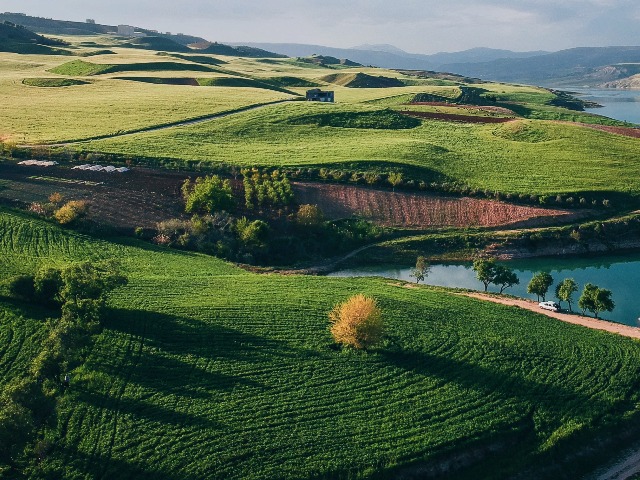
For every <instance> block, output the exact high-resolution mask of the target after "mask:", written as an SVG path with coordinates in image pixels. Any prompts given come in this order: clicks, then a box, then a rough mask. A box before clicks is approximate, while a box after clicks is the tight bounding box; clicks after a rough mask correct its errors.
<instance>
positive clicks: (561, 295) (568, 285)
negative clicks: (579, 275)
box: [556, 278, 578, 312]
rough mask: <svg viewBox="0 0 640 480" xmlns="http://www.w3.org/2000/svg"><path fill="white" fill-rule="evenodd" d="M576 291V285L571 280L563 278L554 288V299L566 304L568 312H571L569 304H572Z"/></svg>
mask: <svg viewBox="0 0 640 480" xmlns="http://www.w3.org/2000/svg"><path fill="white" fill-rule="evenodd" d="M577 291H578V284H577V283H576V281H575V280H574V279H573V278H565V279H564V280H563V281H562V282H560V283H559V284H558V285H557V286H556V298H557V299H558V300H560V301H561V302H567V304H568V305H569V311H570V312H572V311H573V310H571V303H572V302H573V294H574V293H576V292H577Z"/></svg>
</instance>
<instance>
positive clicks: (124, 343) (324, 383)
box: [0, 212, 640, 480]
mask: <svg viewBox="0 0 640 480" xmlns="http://www.w3.org/2000/svg"><path fill="white" fill-rule="evenodd" d="M0 225H1V226H2V229H3V231H4V232H5V235H3V237H2V242H0V251H1V252H2V257H0V258H1V260H0V272H1V273H2V275H3V277H4V278H7V277H8V276H10V275H14V274H17V273H29V272H32V271H33V269H34V268H36V267H37V266H39V265H43V264H51V263H53V264H56V265H61V264H64V263H65V262H69V261H74V260H76V261H77V260H86V259H90V260H94V261H95V260H99V259H102V258H118V259H119V261H120V262H121V263H122V265H123V268H124V270H125V272H126V274H127V275H128V277H129V284H128V285H127V286H126V287H124V288H121V289H119V290H118V291H117V292H115V293H114V294H113V295H112V297H111V300H110V302H109V312H108V314H107V317H106V320H105V321H104V328H103V330H102V331H101V333H99V335H98V336H97V337H96V340H95V344H94V346H93V348H92V349H91V350H90V351H89V352H88V355H87V357H86V361H85V363H84V365H82V366H81V367H79V368H77V369H76V370H75V371H73V372H71V374H72V384H71V388H70V389H69V390H68V391H67V392H66V393H65V395H64V397H62V398H61V400H60V403H59V406H58V409H57V418H56V420H55V422H53V425H54V427H53V428H52V429H51V430H50V432H49V438H50V439H51V442H53V443H52V444H51V447H50V449H49V450H48V453H47V454H46V456H45V457H44V458H41V459H40V460H39V464H38V470H39V471H40V472H46V473H47V474H48V475H49V476H51V477H55V478H83V479H84V478H87V479H88V478H94V477H96V476H117V477H118V478H122V479H129V478H131V479H133V478H153V477H155V478H158V477H162V478H171V479H175V480H177V479H186V478H222V477H224V478H256V479H261V478H283V479H286V478H301V477H302V478H309V477H313V478H336V477H347V476H354V477H355V476H357V477H359V478H374V477H377V476H390V475H398V474H401V473H402V472H404V473H405V474H411V472H415V471H424V470H425V469H427V471H432V472H436V473H444V471H445V470H444V469H446V468H447V467H446V466H445V465H448V464H450V461H451V460H450V459H456V458H467V455H468V454H469V452H470V451H473V452H477V454H475V456H473V457H472V458H470V459H468V460H464V461H461V462H458V466H457V467H454V472H456V469H457V470H458V471H457V472H456V473H461V472H460V470H461V469H464V468H467V467H469V466H470V465H471V464H473V463H475V462H480V466H479V467H477V468H480V472H481V473H478V471H477V470H476V475H479V476H480V477H481V478H486V479H489V478H504V476H505V475H507V474H509V473H514V472H516V471H522V470H526V469H528V468H534V467H536V466H539V465H546V467H545V468H549V467H551V466H553V464H554V462H557V461H558V459H560V458H562V455H563V452H566V451H567V450H566V449H565V447H564V445H566V444H568V443H571V449H570V450H571V452H572V454H575V453H576V448H578V447H579V446H580V445H581V444H582V442H584V441H585V440H588V439H590V438H592V437H593V435H595V434H597V432H598V431H600V430H601V429H603V428H610V427H612V426H614V425H620V423H619V422H621V419H622V418H625V417H626V416H633V415H634V414H635V412H636V404H637V402H638V400H640V397H638V388H637V382H638V380H637V379H638V378H639V377H640V352H638V349H637V348H636V345H635V344H634V342H633V341H631V340H629V339H626V338H622V337H618V336H615V335H610V334H603V333H600V332H595V331H589V330H586V329H584V328H580V327H575V326H569V325H565V324H562V323H560V322H557V321H555V320H552V319H549V318H546V317H543V316H541V315H538V314H534V313H531V312H526V311H521V310H518V309H513V308H508V307H504V306H497V305H491V304H487V303H485V302H480V301H476V300H472V299H469V298H465V297H460V296H457V295H453V294H451V293H450V292H447V291H445V290H441V289H434V288H417V289H416V288H412V289H409V288H403V287H402V285H390V284H389V282H388V281H387V280H384V279H337V278H326V277H295V276H294V277H291V276H289V277H281V276H277V275H255V274H249V273H246V272H244V271H242V270H239V269H237V268H234V267H232V266H230V265H228V264H225V263H224V262H221V261H219V260H216V259H213V258H210V257H206V256H202V255H197V254H192V253H182V252H176V251H168V250H164V249H162V248H157V247H151V246H149V245H146V244H144V243H140V242H136V241H129V240H120V239H118V240H115V241H105V240H94V239H92V238H90V237H87V236H84V235H78V234H75V233H72V232H67V231H63V230H61V229H60V228H58V227H55V226H51V225H49V224H46V223H44V222H41V221H38V220H31V219H29V218H28V217H25V216H22V215H16V214H13V213H7V212H3V213H1V214H0ZM356 292H362V293H366V294H368V295H372V296H374V297H375V298H377V299H378V302H379V304H380V305H381V307H382V309H383V311H384V316H385V321H386V325H387V336H388V338H389V341H388V342H387V343H385V344H384V345H383V346H382V347H381V348H379V349H375V350H372V351H370V352H354V351H343V352H341V351H339V350H336V349H335V348H334V347H332V342H331V337H330V335H329V332H328V329H327V325H328V323H327V312H328V311H329V310H330V309H331V308H332V306H333V305H334V304H335V303H336V302H338V301H341V300H343V299H344V298H346V297H348V296H349V295H352V294H353V293H356ZM12 305H13V306H12V307H11V313H10V315H11V316H12V317H11V320H10V321H9V322H2V323H1V324H0V332H1V333H2V334H1V335H0V347H2V351H3V352H7V350H6V348H7V346H8V345H11V342H12V340H11V339H12V338H16V336H19V337H20V338H23V339H24V340H23V349H22V350H20V351H22V352H23V353H21V354H19V355H22V356H21V357H19V358H20V360H19V361H17V362H13V363H14V364H15V367H11V366H9V368H6V367H5V375H4V377H3V380H2V382H6V381H8V380H9V379H11V378H12V377H15V376H16V375H20V372H21V370H20V368H19V366H20V365H23V366H24V365H27V364H28V363H29V356H30V355H31V356H33V355H34V354H36V353H37V351H38V339H39V338H42V335H44V334H46V332H43V331H42V330H41V329H40V330H38V329H35V330H34V327H35V325H36V323H34V322H37V321H38V320H37V319H36V318H33V317H32V316H31V315H32V314H34V312H33V311H32V310H31V309H30V308H29V307H28V306H27V305H22V304H21V303H19V302H18V303H13V304H12ZM49 315H54V312H50V313H49ZM18 317H22V320H20V321H18V320H17V318H18ZM40 325H42V324H41V323H40ZM12 331H13V332H14V333H11V332H12ZM2 358H3V360H4V361H5V362H7V361H8V362H9V365H11V364H12V363H11V361H12V359H13V358H18V354H16V353H4V354H3V357H2ZM22 368H24V367H22ZM622 425H624V424H622ZM594 457H595V456H593V455H592V456H591V457H589V458H588V459H584V458H583V459H581V464H580V465H579V466H577V465H575V464H574V465H570V466H569V467H567V468H569V470H568V471H567V472H565V473H568V472H569V471H570V472H571V473H572V474H575V473H576V472H578V471H581V470H583V469H585V468H588V467H589V466H590V462H591V461H593V460H594ZM551 459H554V462H552V461H551ZM482 460H486V462H487V463H486V464H483V463H482ZM556 466H557V465H556ZM536 468H537V467H536ZM558 468H561V466H558ZM416 469H418V470H416ZM536 471H537V470H536ZM537 472H538V473H534V474H532V477H531V478H543V477H544V476H543V475H540V474H539V471H537ZM562 472H563V470H562V469H561V470H552V474H553V476H554V478H561V477H562ZM547 473H549V472H547ZM476 478H478V477H476Z"/></svg>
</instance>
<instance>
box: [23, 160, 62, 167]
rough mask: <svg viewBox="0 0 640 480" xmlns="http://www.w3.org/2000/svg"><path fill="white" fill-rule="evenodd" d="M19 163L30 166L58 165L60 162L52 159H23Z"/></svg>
mask: <svg viewBox="0 0 640 480" xmlns="http://www.w3.org/2000/svg"><path fill="white" fill-rule="evenodd" d="M18 165H27V166H29V167H32V166H34V167H52V166H54V165H58V162H53V161H50V160H23V161H21V162H18Z"/></svg>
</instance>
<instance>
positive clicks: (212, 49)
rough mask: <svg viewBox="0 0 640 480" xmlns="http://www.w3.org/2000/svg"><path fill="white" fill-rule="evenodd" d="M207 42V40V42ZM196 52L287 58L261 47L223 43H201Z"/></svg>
mask: <svg viewBox="0 0 640 480" xmlns="http://www.w3.org/2000/svg"><path fill="white" fill-rule="evenodd" d="M207 43H208V42H207ZM194 50H195V51H196V52H198V53H212V54H214V55H228V56H232V57H248V58H287V56H286V55H280V54H279V53H273V52H268V51H266V50H262V49H261V48H255V47H246V46H237V47H232V46H230V45H225V44H223V43H217V42H215V43H208V44H203V46H202V48H195V49H194Z"/></svg>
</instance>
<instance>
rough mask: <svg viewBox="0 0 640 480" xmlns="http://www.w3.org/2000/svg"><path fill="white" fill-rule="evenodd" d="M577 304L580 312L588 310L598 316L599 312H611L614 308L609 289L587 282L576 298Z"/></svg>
mask: <svg viewBox="0 0 640 480" xmlns="http://www.w3.org/2000/svg"><path fill="white" fill-rule="evenodd" d="M578 306H579V307H580V309H581V310H582V313H584V312H585V311H589V312H591V313H593V316H594V317H595V318H598V314H599V313H600V312H605V311H606V312H611V311H612V310H613V309H614V308H615V303H614V302H613V300H612V299H611V290H607V289H606V288H600V287H598V286H597V285H593V284H592V283H587V284H586V285H585V286H584V290H582V295H580V298H579V299H578Z"/></svg>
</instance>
